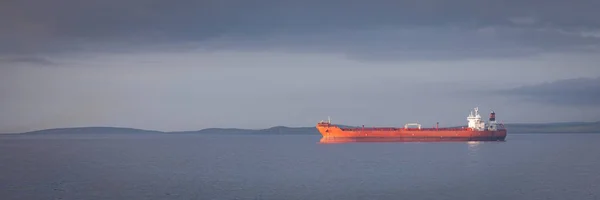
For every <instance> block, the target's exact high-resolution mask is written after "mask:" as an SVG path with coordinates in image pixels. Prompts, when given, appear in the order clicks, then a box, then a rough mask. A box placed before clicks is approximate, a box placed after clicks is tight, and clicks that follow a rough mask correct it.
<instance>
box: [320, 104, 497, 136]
mask: <svg viewBox="0 0 600 200" xmlns="http://www.w3.org/2000/svg"><path fill="white" fill-rule="evenodd" d="M467 121H468V123H467V127H464V126H463V127H450V128H440V127H439V122H438V123H436V125H435V126H434V127H432V128H424V127H422V126H421V124H419V123H407V124H405V125H404V127H365V126H364V125H363V126H362V127H345V126H338V125H334V124H331V118H328V120H327V121H324V120H322V121H320V122H319V123H317V126H316V128H317V130H318V131H319V133H321V135H322V138H321V141H320V142H321V143H344V142H403V141H505V139H506V134H507V129H506V128H505V127H504V124H502V123H498V122H497V121H496V113H495V112H494V111H491V112H490V115H489V122H488V123H485V121H484V120H482V117H481V115H480V114H479V108H478V107H475V108H474V109H473V110H472V111H471V113H470V114H469V116H468V117H467Z"/></svg>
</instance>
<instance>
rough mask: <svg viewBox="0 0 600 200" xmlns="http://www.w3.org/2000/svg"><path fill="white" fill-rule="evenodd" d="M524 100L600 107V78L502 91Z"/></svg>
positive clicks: (563, 81) (547, 83)
mask: <svg viewBox="0 0 600 200" xmlns="http://www.w3.org/2000/svg"><path fill="white" fill-rule="evenodd" d="M498 94H500V95H510V96H513V97H517V98H520V99H523V100H528V101H534V102H541V103H547V104H553V105H569V106H573V105H575V106H598V105H600V77H599V78H578V79H566V80H559V81H554V82H546V83H542V84H537V85H529V86H522V87H518V88H514V89H510V90H503V91H500V92H499V93H498Z"/></svg>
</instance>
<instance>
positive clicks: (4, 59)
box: [0, 56, 56, 66]
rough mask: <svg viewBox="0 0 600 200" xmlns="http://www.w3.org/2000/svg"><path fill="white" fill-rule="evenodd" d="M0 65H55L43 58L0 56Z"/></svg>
mask: <svg viewBox="0 0 600 200" xmlns="http://www.w3.org/2000/svg"><path fill="white" fill-rule="evenodd" d="M0 64H2V66H4V65H15V64H30V65H31V64H33V65H43V66H50V65H55V64H56V63H55V62H53V61H51V60H49V59H47V58H43V57H36V56H0Z"/></svg>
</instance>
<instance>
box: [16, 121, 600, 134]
mask: <svg viewBox="0 0 600 200" xmlns="http://www.w3.org/2000/svg"><path fill="white" fill-rule="evenodd" d="M338 126H343V127H356V126H345V125H338ZM504 126H505V127H506V128H507V129H508V133H509V134H519V133H600V121H599V122H561V123H538V124H536V123H514V124H505V125H504ZM98 133H101V134H262V135H264V134H267V135H298V134H302V135H318V134H319V132H318V131H317V129H316V128H315V127H286V126H275V127H271V128H267V129H238V128H207V129H202V130H197V131H173V132H163V131H153V130H143V129H133V128H120V127H75V128H56V129H46V130H39V131H31V132H25V133H20V134H98Z"/></svg>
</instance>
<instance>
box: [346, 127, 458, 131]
mask: <svg viewBox="0 0 600 200" xmlns="http://www.w3.org/2000/svg"><path fill="white" fill-rule="evenodd" d="M340 129H341V130H342V131H465V130H468V129H467V128H420V129H419V128H396V127H389V128H388V127H377V128H367V127H365V128H340Z"/></svg>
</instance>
